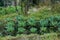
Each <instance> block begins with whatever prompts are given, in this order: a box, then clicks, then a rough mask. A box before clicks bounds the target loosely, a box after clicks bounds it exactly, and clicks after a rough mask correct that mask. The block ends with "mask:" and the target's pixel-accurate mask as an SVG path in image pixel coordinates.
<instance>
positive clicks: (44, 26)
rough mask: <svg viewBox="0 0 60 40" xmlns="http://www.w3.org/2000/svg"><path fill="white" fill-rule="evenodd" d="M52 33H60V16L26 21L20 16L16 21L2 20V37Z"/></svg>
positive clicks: (0, 30) (32, 18)
mask: <svg viewBox="0 0 60 40" xmlns="http://www.w3.org/2000/svg"><path fill="white" fill-rule="evenodd" d="M50 32H60V16H51V17H49V18H46V19H41V20H36V19H35V18H34V17H31V18H28V19H24V16H22V15H18V16H16V17H15V18H14V19H12V18H7V19H5V20H0V35H1V36H6V35H12V36H15V35H17V34H31V33H34V34H45V33H50Z"/></svg>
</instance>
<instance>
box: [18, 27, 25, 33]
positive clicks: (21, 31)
mask: <svg viewBox="0 0 60 40" xmlns="http://www.w3.org/2000/svg"><path fill="white" fill-rule="evenodd" d="M25 30H26V29H25V28H23V27H19V28H18V33H24V32H25Z"/></svg>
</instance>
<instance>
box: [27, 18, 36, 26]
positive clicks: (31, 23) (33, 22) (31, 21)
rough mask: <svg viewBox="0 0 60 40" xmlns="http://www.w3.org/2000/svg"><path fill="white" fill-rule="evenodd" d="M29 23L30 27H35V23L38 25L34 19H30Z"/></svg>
mask: <svg viewBox="0 0 60 40" xmlns="http://www.w3.org/2000/svg"><path fill="white" fill-rule="evenodd" d="M27 22H28V25H31V26H34V25H35V23H36V21H35V19H34V18H30V19H28V20H27Z"/></svg>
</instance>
